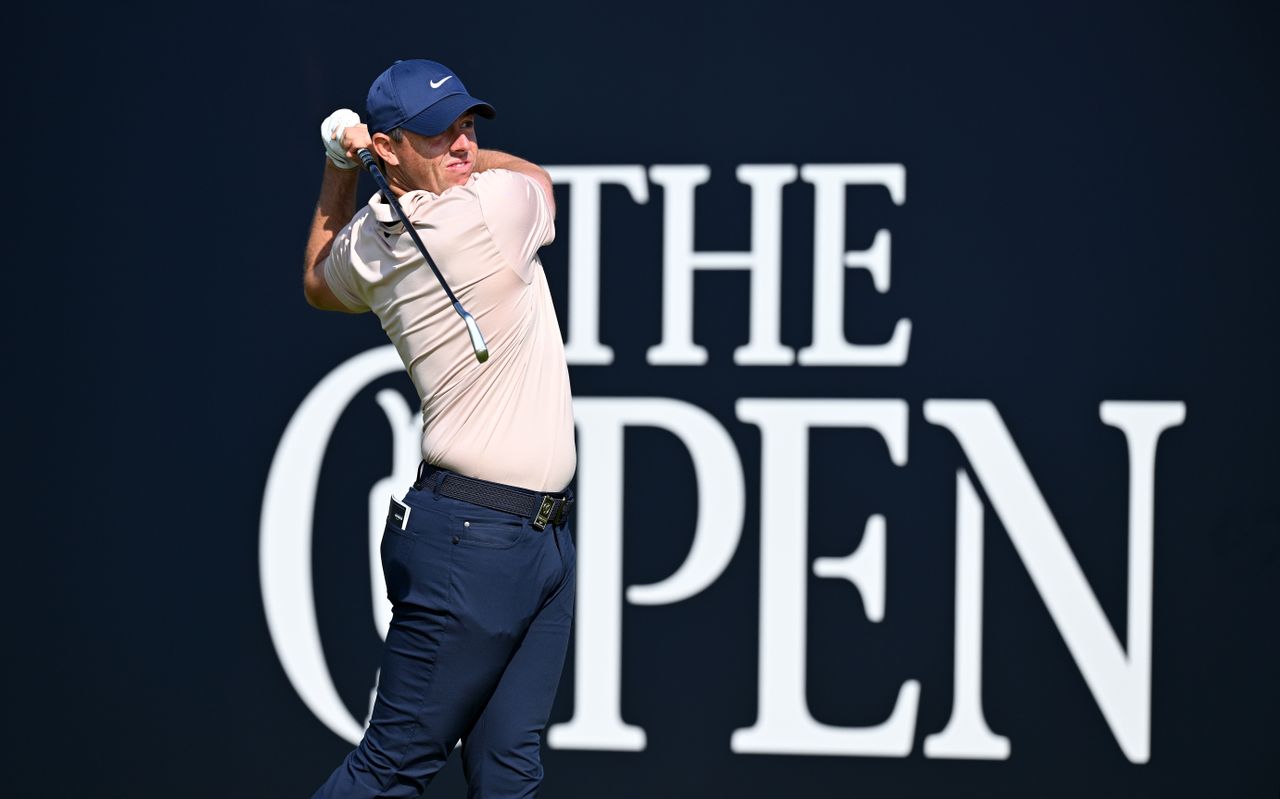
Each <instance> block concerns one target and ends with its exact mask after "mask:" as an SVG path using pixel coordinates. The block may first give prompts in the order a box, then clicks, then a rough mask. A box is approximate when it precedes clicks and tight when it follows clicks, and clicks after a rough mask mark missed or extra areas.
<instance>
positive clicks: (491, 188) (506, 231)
mask: <svg viewBox="0 0 1280 799" xmlns="http://www.w3.org/2000/svg"><path fill="white" fill-rule="evenodd" d="M481 177H482V178H484V180H482V181H480V185H478V186H477V189H478V192H477V193H478V195H479V197H480V209H481V213H483V214H484V220H485V225H486V226H487V227H488V228H489V233H490V235H492V236H493V240H494V242H495V243H496V244H497V245H498V249H499V250H500V251H501V252H502V254H503V256H505V257H506V259H507V262H508V265H509V266H510V267H511V268H512V269H514V270H516V272H517V273H518V274H519V275H520V277H521V278H523V279H524V281H525V282H526V283H528V282H530V281H532V280H533V260H534V256H535V255H536V254H537V252H538V248H540V247H543V246H546V245H547V244H550V243H551V242H552V241H553V240H554V239H555V235H556V229H555V212H554V210H553V208H552V205H551V202H550V200H549V199H548V197H547V194H546V192H547V188H545V187H544V186H543V185H541V184H540V182H539V181H538V180H536V179H535V178H532V177H530V176H528V175H524V174H521V173H519V172H512V171H509V170H505V169H495V170H491V171H489V172H486V173H483V174H482V176H481Z"/></svg>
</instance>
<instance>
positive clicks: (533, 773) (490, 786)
mask: <svg viewBox="0 0 1280 799" xmlns="http://www.w3.org/2000/svg"><path fill="white" fill-rule="evenodd" d="M541 748H542V747H541V738H540V736H534V737H533V738H532V739H530V738H528V737H524V738H520V739H510V740H506V741H502V742H499V741H491V740H485V741H483V742H482V741H474V742H469V741H464V742H463V745H462V758H463V765H464V767H465V771H466V776H467V796H468V797H472V799H517V797H519V798H520V799H523V797H529V796H534V795H535V794H536V793H537V792H538V786H539V785H541V784H542V752H541Z"/></svg>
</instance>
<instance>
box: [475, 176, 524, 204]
mask: <svg viewBox="0 0 1280 799" xmlns="http://www.w3.org/2000/svg"><path fill="white" fill-rule="evenodd" d="M467 186H468V187H470V189H471V191H472V192H473V193H475V195H476V196H478V197H479V198H480V199H481V200H482V201H483V200H484V199H486V198H487V197H489V196H492V195H495V194H515V195H524V194H526V193H527V192H529V191H530V190H537V188H538V184H537V183H536V182H535V181H534V180H533V178H531V177H529V176H528V175H525V174H522V173H520V172H513V171H512V170H510V169H486V170H485V171H483V172H477V173H475V174H474V175H472V176H471V180H469V181H467Z"/></svg>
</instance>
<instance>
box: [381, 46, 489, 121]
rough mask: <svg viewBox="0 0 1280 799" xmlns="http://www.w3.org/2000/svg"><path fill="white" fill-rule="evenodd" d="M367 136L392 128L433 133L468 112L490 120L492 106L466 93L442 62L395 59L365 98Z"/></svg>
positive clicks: (460, 81) (458, 79)
mask: <svg viewBox="0 0 1280 799" xmlns="http://www.w3.org/2000/svg"><path fill="white" fill-rule="evenodd" d="M365 110H366V111H367V112H368V117H367V119H368V125H369V135H373V134H374V133H386V132H387V131H389V130H391V129H392V128H404V129H405V130H410V131H413V132H414V133H419V134H421V135H423V136H435V135H436V134H439V133H443V132H444V131H445V130H447V129H448V128H449V126H450V125H452V124H453V121H454V120H455V119H457V118H458V117H460V116H462V115H463V114H465V113H467V112H468V111H473V112H475V113H477V114H479V115H480V116H482V117H485V118H486V119H493V118H494V116H496V112H495V111H494V110H493V106H491V105H489V104H488V103H486V102H485V101H483V100H477V99H476V98H474V97H472V96H471V95H469V94H467V88H466V87H465V86H463V85H462V80H461V79H460V78H459V77H458V76H457V75H455V74H454V73H453V71H452V70H450V69H449V68H448V67H446V66H444V65H443V64H437V63H436V62H435V61H427V60H426V59H422V58H414V59H410V60H408V61H397V62H395V63H394V64H392V65H391V66H390V67H388V68H387V70H386V71H385V72H383V73H382V74H381V75H379V76H378V77H377V79H375V80H374V81H373V85H372V86H370V87H369V97H368V99H367V100H366V101H365Z"/></svg>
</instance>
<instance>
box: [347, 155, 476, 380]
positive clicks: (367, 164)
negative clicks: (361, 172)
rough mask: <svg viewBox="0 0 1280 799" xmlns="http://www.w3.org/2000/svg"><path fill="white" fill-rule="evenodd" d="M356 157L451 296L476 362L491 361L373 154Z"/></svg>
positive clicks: (474, 322) (471, 321)
mask: <svg viewBox="0 0 1280 799" xmlns="http://www.w3.org/2000/svg"><path fill="white" fill-rule="evenodd" d="M356 155H357V156H359V157H360V161H361V163H363V164H364V168H365V169H367V170H368V171H369V174H370V175H372V176H373V180H374V182H375V183H377V184H378V188H379V189H380V190H381V191H382V196H383V197H386V198H387V202H388V203H390V204H391V207H392V208H394V209H395V211H396V216H398V217H400V222H401V223H402V224H403V225H404V229H405V230H407V231H409V236H410V237H412V238H413V243H414V244H416V245H418V251H419V252H421V253H422V257H423V258H426V259H427V266H429V267H431V271H432V272H433V273H434V274H435V276H436V280H439V281H440V287H441V288H443V289H444V293H445V294H447V295H448V296H449V301H450V302H452V303H453V310H455V311H457V312H458V316H461V317H462V321H463V322H464V323H465V324H466V326H467V335H469V336H471V349H473V350H475V352H476V360H477V361H479V362H480V363H484V362H485V361H487V360H489V345H488V344H486V343H485V341H484V336H483V335H481V334H480V326H479V325H477V324H476V320H475V317H473V316H472V315H471V314H469V313H467V309H466V308H463V307H462V303H461V302H459V301H458V298H457V297H455V296H454V294H453V289H451V288H449V284H448V283H446V282H445V280H444V275H442V274H440V267H438V266H436V262H435V261H434V260H432V258H431V253H429V252H427V245H425V244H423V243H422V239H420V238H418V231H417V230H415V229H414V227H413V223H412V222H410V221H409V217H407V216H405V213H404V209H403V208H401V207H400V203H399V202H398V201H397V200H396V196H395V195H394V194H392V193H391V187H390V186H389V185H387V179H386V178H385V177H383V176H382V170H380V169H378V164H377V163H376V162H375V161H374V160H373V154H372V153H370V152H369V151H368V150H367V149H365V148H363V147H362V148H360V149H359V150H356Z"/></svg>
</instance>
